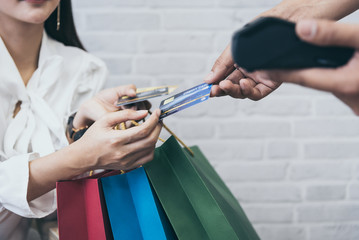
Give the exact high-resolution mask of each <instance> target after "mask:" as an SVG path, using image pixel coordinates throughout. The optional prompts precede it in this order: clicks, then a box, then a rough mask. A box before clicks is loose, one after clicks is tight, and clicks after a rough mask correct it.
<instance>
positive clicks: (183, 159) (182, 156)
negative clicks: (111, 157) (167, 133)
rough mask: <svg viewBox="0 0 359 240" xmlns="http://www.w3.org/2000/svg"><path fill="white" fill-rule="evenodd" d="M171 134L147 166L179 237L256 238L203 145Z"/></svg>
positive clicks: (187, 239) (154, 186) (247, 239)
mask: <svg viewBox="0 0 359 240" xmlns="http://www.w3.org/2000/svg"><path fill="white" fill-rule="evenodd" d="M191 150H192V151H193V153H194V156H191V155H190V154H188V153H187V151H186V150H184V149H182V148H181V146H180V145H179V144H178V143H177V141H176V140H175V138H174V137H173V136H172V137H170V138H169V139H168V140H167V141H166V142H165V143H164V144H162V146H160V147H158V148H157V149H156V151H155V156H154V159H153V161H151V162H149V163H147V164H146V165H145V166H144V167H145V170H146V173H147V176H148V178H149V180H150V182H151V184H152V186H153V188H154V190H155V192H156V194H157V196H158V198H159V200H160V202H161V204H162V206H163V208H164V210H165V213H166V215H167V217H168V219H169V221H170V223H171V224H172V227H173V229H174V231H175V233H176V235H177V237H178V239H184V240H189V239H194V240H198V239H201V240H205V239H213V240H216V239H218V240H224V239H225V240H231V239H238V240H256V239H259V237H258V235H257V233H256V232H255V230H254V228H253V227H252V225H251V223H250V222H249V220H248V218H247V217H246V215H245V213H244V211H243V210H242V208H241V207H240V205H239V203H238V201H237V199H236V198H235V197H234V196H233V195H232V193H231V192H230V190H229V189H228V188H227V186H226V185H225V184H224V182H223V181H222V180H221V178H220V177H219V176H218V174H217V173H216V171H215V170H214V169H213V167H212V166H211V165H210V163H209V162H208V160H207V159H206V158H205V156H204V155H203V154H202V152H201V151H200V149H199V148H198V147H197V146H195V147H192V148H191Z"/></svg>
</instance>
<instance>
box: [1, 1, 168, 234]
mask: <svg viewBox="0 0 359 240" xmlns="http://www.w3.org/2000/svg"><path fill="white" fill-rule="evenodd" d="M58 27H59V29H58ZM105 79H106V68H105V65H104V64H103V62H102V61H100V60H99V59H97V58H95V57H94V56H91V55H90V54H88V53H86V52H85V51H84V50H83V47H82V45H81V42H80V41H79V39H78V37H77V35H76V31H75V28H74V25H73V19H72V11H71V2H70V0H61V2H60V0H0V103H1V106H0V239H7V240H12V239H14V240H15V239H16V240H18V239H24V237H25V236H26V234H27V231H28V228H29V219H30V218H39V217H43V216H46V215H48V214H50V213H51V212H53V211H54V210H55V209H56V201H55V194H54V188H55V183H56V181H58V180H64V179H71V178H74V177H76V176H78V175H81V174H84V173H86V172H88V171H90V170H95V169H123V170H126V169H132V168H135V167H137V166H139V165H141V164H144V163H146V162H148V161H150V160H151V159H152V157H153V151H154V146H155V143H156V141H157V138H158V135H159V133H160V130H161V125H160V124H159V123H158V122H159V119H158V117H159V110H157V111H155V112H154V114H152V116H151V117H150V118H149V119H148V120H147V121H146V122H145V123H144V124H142V125H141V126H139V127H133V128H130V129H128V130H122V131H118V130H114V126H115V125H117V124H118V123H121V122H125V121H127V120H140V119H142V118H144V117H145V116H146V115H147V111H144V110H142V111H134V110H123V111H117V110H118V109H117V108H116V107H115V106H114V102H115V101H116V99H117V98H118V97H120V96H122V95H130V96H133V95H135V87H134V86H123V87H117V88H113V89H107V90H104V91H101V92H99V93H98V94H97V95H95V94H96V92H98V90H99V89H100V88H101V87H102V85H103V83H104V81H105ZM94 95H95V96H94ZM93 96H94V97H93ZM91 97H92V98H91ZM75 112H77V113H76V114H75V115H73V113H75ZM70 115H72V116H73V117H70V118H69V116H70ZM68 119H70V121H69V122H68ZM67 124H69V127H68V133H67V136H68V138H66V128H67V126H66V125H67ZM87 126H90V127H87ZM87 128H88V129H87ZM85 130H87V131H86V132H85ZM84 132H85V133H84ZM80 133H81V134H83V133H84V135H83V136H82V137H81V138H80V139H79V140H78V141H76V142H73V138H74V137H79V134H80ZM69 142H70V143H72V142H73V143H72V144H70V145H69Z"/></svg>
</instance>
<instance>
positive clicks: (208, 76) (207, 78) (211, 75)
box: [204, 71, 213, 82]
mask: <svg viewBox="0 0 359 240" xmlns="http://www.w3.org/2000/svg"><path fill="white" fill-rule="evenodd" d="M212 78H213V71H211V72H210V73H208V75H207V76H206V77H205V78H204V81H206V82H207V81H211V80H212Z"/></svg>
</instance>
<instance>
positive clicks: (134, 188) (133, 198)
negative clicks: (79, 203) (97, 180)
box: [101, 167, 177, 240]
mask: <svg viewBox="0 0 359 240" xmlns="http://www.w3.org/2000/svg"><path fill="white" fill-rule="evenodd" d="M101 183H102V189H103V193H104V197H105V201H106V206H107V211H108V215H109V220H110V224H111V228H112V233H113V237H114V239H115V240H120V239H121V240H124V239H126V240H127V239H128V240H137V239H139V240H140V239H146V240H147V239H148V240H149V239H156V240H161V239H177V238H176V236H175V234H174V232H173V229H172V227H171V225H170V224H169V223H168V219H167V218H166V216H165V214H164V213H163V209H162V207H161V205H159V202H158V200H157V199H156V196H155V195H154V194H153V193H152V190H151V186H150V183H149V181H148V179H147V176H146V172H145V170H144V169H143V168H142V167H140V168H137V169H135V170H132V171H130V172H127V173H125V174H122V175H115V176H109V177H103V178H101Z"/></svg>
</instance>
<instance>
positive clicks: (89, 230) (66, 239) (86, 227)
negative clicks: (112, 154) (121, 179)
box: [56, 172, 119, 240]
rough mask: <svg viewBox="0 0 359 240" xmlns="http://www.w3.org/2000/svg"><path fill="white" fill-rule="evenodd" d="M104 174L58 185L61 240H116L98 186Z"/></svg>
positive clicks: (60, 182) (62, 182)
mask: <svg viewBox="0 0 359 240" xmlns="http://www.w3.org/2000/svg"><path fill="white" fill-rule="evenodd" d="M115 173H116V172H114V173H112V174H115ZM118 173H119V172H118ZM105 174H107V173H106V172H103V173H100V174H97V175H94V176H91V177H87V178H82V179H77V180H69V181H59V182H57V183H56V191H57V221H58V227H59V237H60V240H106V239H107V240H111V239H113V238H112V233H111V229H110V223H109V222H108V216H107V210H106V205H105V201H104V199H103V195H102V190H101V188H102V186H101V184H100V183H99V178H100V177H101V176H103V175H105Z"/></svg>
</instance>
